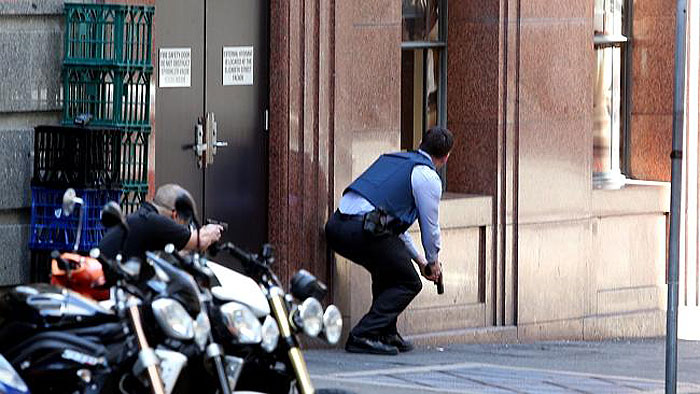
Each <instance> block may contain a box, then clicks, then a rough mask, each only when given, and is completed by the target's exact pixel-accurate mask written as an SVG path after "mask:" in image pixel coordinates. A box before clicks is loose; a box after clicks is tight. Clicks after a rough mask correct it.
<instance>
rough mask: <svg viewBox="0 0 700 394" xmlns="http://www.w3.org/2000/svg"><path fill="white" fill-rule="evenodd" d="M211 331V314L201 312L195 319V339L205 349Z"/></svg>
mask: <svg viewBox="0 0 700 394" xmlns="http://www.w3.org/2000/svg"><path fill="white" fill-rule="evenodd" d="M210 331H211V324H210V323H209V316H207V314H206V313H205V312H204V311H201V312H199V315H198V316H197V320H195V321H194V341H195V342H196V343H197V346H199V348H200V349H204V346H205V345H206V344H207V340H208V339H209V332H210Z"/></svg>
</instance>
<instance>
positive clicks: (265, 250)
mask: <svg viewBox="0 0 700 394" xmlns="http://www.w3.org/2000/svg"><path fill="white" fill-rule="evenodd" d="M260 255H261V256H262V258H263V259H264V260H265V262H266V263H267V264H268V265H272V263H274V262H275V248H274V247H273V246H272V245H270V244H265V245H263V247H262V252H261V253H260Z"/></svg>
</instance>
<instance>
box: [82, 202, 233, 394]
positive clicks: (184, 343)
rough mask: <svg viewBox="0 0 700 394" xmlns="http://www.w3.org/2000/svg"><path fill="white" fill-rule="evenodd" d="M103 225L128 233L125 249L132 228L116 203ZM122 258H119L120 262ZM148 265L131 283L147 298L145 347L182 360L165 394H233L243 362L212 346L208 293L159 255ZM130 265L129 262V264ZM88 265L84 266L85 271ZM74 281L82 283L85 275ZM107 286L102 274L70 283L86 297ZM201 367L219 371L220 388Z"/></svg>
mask: <svg viewBox="0 0 700 394" xmlns="http://www.w3.org/2000/svg"><path fill="white" fill-rule="evenodd" d="M102 221H103V224H104V226H105V227H107V228H109V227H112V226H117V225H118V226H121V227H122V228H123V230H124V232H123V234H124V235H123V236H124V238H123V241H122V244H123V243H124V240H125V239H126V237H127V235H128V231H129V229H128V225H127V224H126V221H125V219H124V217H123V215H122V214H121V210H120V209H119V207H118V205H117V204H116V203H114V202H110V203H108V204H107V205H105V208H104V209H103V211H102ZM122 247H123V245H122ZM91 254H93V255H94V257H95V258H97V259H99V262H100V263H101V265H102V266H103V267H111V266H113V264H112V263H111V262H110V261H108V260H106V259H104V258H102V257H101V256H100V255H99V251H98V250H93V251H92V252H91ZM120 257H121V256H120V255H118V256H117V260H119V259H120ZM145 263H146V267H148V271H147V272H146V273H144V272H142V271H140V270H138V269H137V270H135V271H134V276H133V277H132V278H130V280H131V283H133V286H134V287H136V288H138V289H142V290H141V294H142V299H143V300H144V301H145V303H147V304H148V305H147V306H148V307H146V308H144V312H145V313H144V316H143V318H142V320H143V324H144V326H145V327H148V328H149V329H147V330H143V329H142V331H143V341H142V342H140V343H143V344H144V346H148V345H147V344H148V343H154V344H157V345H156V348H155V354H156V355H158V356H161V355H163V354H166V355H167V354H177V355H179V356H180V357H181V358H182V360H181V362H180V363H179V365H178V368H177V370H176V371H175V373H174V375H175V376H173V377H174V378H175V379H174V380H170V381H169V382H168V384H166V387H165V392H166V393H171V392H173V391H174V392H191V390H193V389H194V388H190V387H188V386H187V384H189V383H191V382H194V381H196V384H197V389H198V390H203V391H205V392H214V391H217V392H218V393H221V394H230V393H231V390H232V389H231V387H233V386H235V381H236V374H237V371H239V370H240V364H241V363H242V360H240V359H237V358H235V357H228V356H224V355H223V353H222V352H221V350H220V348H221V347H220V346H219V345H218V344H216V343H214V342H213V340H212V336H211V326H210V322H209V317H208V314H207V308H206V299H207V294H206V293H203V292H201V289H200V288H199V286H198V285H197V283H196V282H195V280H194V278H193V277H192V275H190V274H189V273H188V272H186V271H185V270H182V269H179V268H177V267H176V266H175V265H173V264H171V263H169V262H168V261H166V260H164V259H162V258H161V256H159V255H158V254H155V253H150V252H149V253H147V254H146V262H145ZM128 264H130V263H129V262H127V265H128ZM85 265H86V264H83V267H84V266H85ZM117 266H120V264H117ZM95 272H99V270H96V271H95ZM105 274H107V272H105ZM75 278H76V279H83V276H76V277H75ZM124 279H129V278H124ZM104 281H105V280H100V279H99V275H93V276H91V279H90V280H82V281H81V282H71V283H69V285H73V286H74V287H80V288H82V289H86V288H87V290H86V291H87V292H89V293H90V294H92V295H96V294H97V293H96V290H95V288H94V287H92V288H90V287H89V286H86V285H85V284H86V282H87V283H88V284H89V283H92V284H95V283H97V284H99V283H101V282H104ZM98 287H99V286H98ZM200 359H202V362H200ZM193 361H195V362H193ZM184 365H186V371H185V372H183V375H185V376H187V377H188V378H189V379H182V380H178V381H177V385H175V380H177V375H179V374H180V370H181V369H182V366H184ZM202 367H211V368H209V369H214V375H215V376H216V377H217V383H218V385H213V384H210V381H211V379H210V378H209V377H210V375H211V373H210V371H209V370H208V369H207V368H202ZM161 373H164V372H161ZM174 386H175V387H174Z"/></svg>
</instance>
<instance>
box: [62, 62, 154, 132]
mask: <svg viewBox="0 0 700 394" xmlns="http://www.w3.org/2000/svg"><path fill="white" fill-rule="evenodd" d="M151 75H152V71H145V70H141V69H138V68H133V69H132V68H106V67H92V66H64V67H63V95H64V100H63V124H64V125H71V124H73V123H74V120H75V118H76V117H78V116H79V115H84V114H90V115H92V119H91V120H90V125H93V126H111V127H148V126H149V125H150V120H151V115H150V108H151V107H150V106H151V89H150V83H151Z"/></svg>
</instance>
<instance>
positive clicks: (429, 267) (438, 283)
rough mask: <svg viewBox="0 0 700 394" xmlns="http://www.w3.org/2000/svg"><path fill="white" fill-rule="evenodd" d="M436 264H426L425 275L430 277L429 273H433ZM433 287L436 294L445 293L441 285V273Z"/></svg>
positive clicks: (443, 286)
mask: <svg viewBox="0 0 700 394" xmlns="http://www.w3.org/2000/svg"><path fill="white" fill-rule="evenodd" d="M435 264H436V263H428V265H426V266H425V273H426V274H427V275H430V273H431V272H432V271H433V265H435ZM435 287H436V288H437V293H438V294H443V293H444V292H445V285H444V284H443V283H442V272H440V276H439V277H438V280H437V281H436V282H435Z"/></svg>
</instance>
